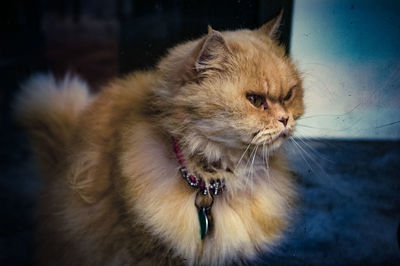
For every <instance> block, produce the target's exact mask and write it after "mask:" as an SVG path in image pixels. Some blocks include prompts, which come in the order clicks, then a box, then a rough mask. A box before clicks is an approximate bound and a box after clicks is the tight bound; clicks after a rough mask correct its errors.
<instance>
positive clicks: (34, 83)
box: [16, 21, 304, 265]
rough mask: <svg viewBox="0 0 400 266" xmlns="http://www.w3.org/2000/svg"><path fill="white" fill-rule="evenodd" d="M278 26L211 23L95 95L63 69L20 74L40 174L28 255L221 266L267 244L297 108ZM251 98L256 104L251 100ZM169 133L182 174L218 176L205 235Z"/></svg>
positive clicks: (287, 184)
mask: <svg viewBox="0 0 400 266" xmlns="http://www.w3.org/2000/svg"><path fill="white" fill-rule="evenodd" d="M277 23H279V21H278V22H277V21H272V22H270V23H267V24H266V25H264V26H263V27H261V28H260V29H256V30H253V31H251V30H239V31H227V32H218V31H215V30H213V29H211V28H210V29H209V33H208V34H207V35H205V36H203V37H201V38H200V39H197V40H194V41H190V42H187V43H184V44H181V45H178V46H176V47H175V48H173V49H171V50H170V51H169V53H168V55H167V56H166V57H165V58H163V59H162V60H161V61H160V63H159V64H158V66H157V67H156V68H155V69H154V70H151V71H147V72H135V73H133V74H130V75H127V76H126V77H124V78H122V79H116V80H114V81H113V82H111V83H110V85H108V86H106V87H105V88H104V89H103V90H102V91H101V92H100V93H99V94H97V95H90V94H89V92H88V88H87V85H86V84H85V83H84V82H83V81H81V80H80V79H78V78H76V77H73V76H67V77H66V78H65V79H64V80H61V81H57V80H55V79H54V77H52V76H51V75H40V76H34V77H33V78H31V79H30V80H28V81H27V82H26V83H25V84H24V85H23V92H22V93H21V94H20V96H19V98H18V101H17V105H16V111H17V115H18V118H19V121H20V123H21V125H23V126H24V127H25V128H26V129H27V131H28V133H29V136H30V137H31V140H32V143H33V146H34V150H35V152H36V153H37V155H38V157H37V158H38V162H39V164H40V166H41V169H42V171H43V176H44V178H45V183H46V184H45V187H44V189H43V192H42V194H41V199H40V211H39V218H38V232H37V241H38V252H37V262H38V263H40V264H42V265H185V264H186V265H194V264H200V265H221V264H225V265H229V264H233V263H236V264H241V263H244V262H246V261H249V260H252V259H254V258H256V256H257V254H259V253H260V252H263V251H268V250H271V248H273V247H274V246H275V245H276V243H277V242H278V240H279V239H280V238H281V236H282V232H283V231H284V229H285V228H286V227H287V225H288V223H289V220H290V219H289V218H290V209H291V206H292V204H293V199H294V187H293V184H292V181H291V178H290V175H289V173H288V170H287V166H286V163H285V158H284V154H282V152H281V151H280V150H279V146H280V144H281V143H282V141H283V140H284V139H285V138H286V137H287V136H290V134H292V132H293V130H294V127H295V120H296V119H297V118H298V117H299V116H300V115H301V114H302V113H303V111H304V110H303V102H302V97H303V90H302V86H301V80H300V77H299V74H298V72H297V70H296V69H295V67H294V65H293V64H292V63H291V62H290V60H289V59H288V58H287V57H286V56H285V54H284V49H283V48H282V47H280V46H278V45H277V44H276V42H275V40H274V38H273V37H274V36H275V31H276V29H277V27H276V25H277ZM249 93H250V94H252V95H253V94H254V95H262V97H264V98H265V99H266V102H265V104H263V105H262V107H261V109H260V108H259V106H258V105H257V104H256V103H251V102H249V99H248V98H246V97H247V96H248V95H249ZM283 116H286V117H287V118H286V122H285V124H284V126H283V125H282V123H283V122H281V121H283V120H282V117H283ZM286 123H287V124H286ZM172 138H175V139H176V140H177V141H178V143H179V145H180V147H181V149H182V154H183V156H184V158H185V162H186V165H185V166H186V167H187V168H188V169H189V170H190V171H191V172H194V173H196V174H197V175H199V176H202V178H203V179H204V180H205V181H209V180H211V179H215V178H224V179H225V182H226V187H227V190H226V192H225V193H223V194H222V195H220V196H217V197H215V199H214V204H213V207H212V215H213V223H214V226H213V230H212V232H211V233H210V234H209V235H207V236H206V238H205V239H204V240H202V239H201V238H200V233H199V222H198V217H197V210H196V207H195V205H194V201H195V197H196V190H194V189H192V188H190V187H189V186H188V184H187V183H186V182H185V181H183V180H182V178H181V177H180V175H179V171H178V169H179V167H180V165H179V164H178V161H177V159H176V157H175V154H174V151H173V147H172ZM210 167H211V168H212V169H211V170H210Z"/></svg>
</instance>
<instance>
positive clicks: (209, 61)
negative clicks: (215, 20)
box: [194, 26, 231, 72]
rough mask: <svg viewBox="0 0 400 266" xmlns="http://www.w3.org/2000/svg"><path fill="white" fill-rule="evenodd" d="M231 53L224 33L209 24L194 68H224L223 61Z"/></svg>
mask: <svg viewBox="0 0 400 266" xmlns="http://www.w3.org/2000/svg"><path fill="white" fill-rule="evenodd" d="M230 53H231V51H230V49H229V47H228V45H227V43H226V42H225V40H224V38H223V36H222V34H221V33H220V32H218V31H216V30H213V29H212V28H211V26H208V34H207V36H205V38H204V39H203V41H202V42H201V43H200V49H199V52H198V53H197V57H196V60H195V63H194V69H195V71H196V72H203V71H206V70H207V69H217V70H223V63H224V61H225V60H226V58H227V56H228V54H230Z"/></svg>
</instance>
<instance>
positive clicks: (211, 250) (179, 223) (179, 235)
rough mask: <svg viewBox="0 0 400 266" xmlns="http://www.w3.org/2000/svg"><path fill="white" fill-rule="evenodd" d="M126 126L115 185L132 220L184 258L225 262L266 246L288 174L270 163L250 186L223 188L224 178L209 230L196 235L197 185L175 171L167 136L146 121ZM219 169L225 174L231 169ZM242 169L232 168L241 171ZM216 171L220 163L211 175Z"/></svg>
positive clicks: (288, 194) (279, 222) (281, 217)
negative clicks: (265, 170)
mask: <svg viewBox="0 0 400 266" xmlns="http://www.w3.org/2000/svg"><path fill="white" fill-rule="evenodd" d="M129 132H134V134H125V136H123V137H122V139H123V143H124V148H121V151H120V157H119V167H121V178H122V179H123V180H124V182H122V183H123V184H124V186H123V187H120V188H119V190H120V191H121V194H122V196H123V198H124V200H125V208H127V211H128V213H129V214H130V216H129V217H130V218H131V219H132V220H133V221H131V222H132V224H135V223H139V224H142V225H143V226H144V227H145V228H146V229H147V230H149V231H150V232H151V235H152V236H153V237H154V238H156V239H157V240H158V241H161V242H163V243H164V245H165V246H167V247H168V248H169V249H171V251H172V254H174V255H176V256H178V257H180V258H183V259H184V260H185V261H186V262H189V263H200V264H221V263H229V262H233V261H237V260H242V259H248V258H251V257H253V256H254V255H256V253H257V252H259V251H261V250H266V249H268V248H271V247H272V246H271V245H270V243H272V242H274V243H275V240H276V239H277V238H279V237H280V232H281V230H282V229H283V228H284V227H285V226H286V223H287V216H288V209H287V205H288V204H290V200H291V198H292V196H293V195H292V193H293V192H292V188H291V185H290V182H289V180H288V177H287V176H286V175H285V173H284V172H283V171H281V170H279V169H274V164H272V165H270V169H269V172H268V173H269V174H268V175H269V176H257V177H256V178H254V179H253V181H252V182H253V184H252V186H251V189H250V188H249V187H248V188H243V189H237V188H236V189H235V191H232V190H231V191H229V190H230V187H229V185H230V184H232V185H233V184H234V183H232V182H229V180H227V181H226V185H227V191H226V192H225V193H223V194H222V195H220V196H217V197H215V199H214V204H213V207H212V216H213V223H214V226H213V230H212V232H211V233H210V234H209V235H207V236H206V238H205V239H203V240H202V239H201V238H200V233H199V231H200V229H199V221H198V216H197V210H196V207H195V204H194V202H195V197H196V193H197V190H196V189H193V188H191V187H190V186H189V185H188V184H187V183H186V182H184V180H182V178H181V177H180V175H179V167H180V165H179V164H178V162H177V159H176V158H175V154H174V153H173V150H172V142H171V140H170V139H168V138H167V139H165V136H162V135H160V134H158V133H157V128H155V127H154V126H152V125H150V124H148V123H146V122H142V123H137V124H136V125H134V126H133V127H132V128H131V129H130V130H129ZM260 159H261V158H257V160H260ZM199 167H202V164H201V163H200V165H199ZM221 167H222V166H221ZM245 167H246V166H245V165H243V166H241V167H239V168H245ZM224 170H225V172H227V174H228V177H229V175H234V173H231V172H229V171H226V168H225V169H224ZM240 170H241V171H240ZM203 171H204V172H203V173H206V172H209V171H207V170H206V169H204V168H203ZM232 171H234V170H232ZM246 171H247V169H236V172H238V173H242V174H244V173H246ZM218 173H221V169H220V170H217V171H216V172H213V173H212V175H215V174H218ZM264 173H265V172H264ZM256 174H257V173H255V175H256ZM239 178H240V177H239ZM242 178H246V176H244V177H242ZM231 179H233V177H231Z"/></svg>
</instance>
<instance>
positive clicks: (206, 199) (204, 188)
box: [172, 138, 226, 239]
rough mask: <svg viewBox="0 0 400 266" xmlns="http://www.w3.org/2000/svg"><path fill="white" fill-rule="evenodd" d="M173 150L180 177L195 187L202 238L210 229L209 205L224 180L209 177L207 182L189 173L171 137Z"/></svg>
mask: <svg viewBox="0 0 400 266" xmlns="http://www.w3.org/2000/svg"><path fill="white" fill-rule="evenodd" d="M172 142H173V146H174V152H175V155H176V158H177V159H178V162H179V165H180V168H179V172H180V174H181V176H182V178H183V179H184V180H185V181H186V182H187V183H188V184H189V185H190V186H191V187H192V188H195V189H197V190H198V191H197V194H196V199H195V203H194V204H195V206H196V208H197V211H198V218H199V223H200V237H201V239H204V237H205V236H206V235H207V234H208V233H209V232H210V231H211V229H212V220H213V219H212V215H211V207H212V204H213V202H214V196H218V195H220V194H222V193H223V192H224V190H225V189H226V188H225V182H224V179H222V180H221V179H211V180H210V181H209V183H208V184H207V183H206V182H205V181H204V180H203V179H202V178H201V176H196V174H194V173H189V172H188V170H187V168H186V166H185V160H184V158H183V155H182V152H181V149H180V147H179V144H178V142H177V141H176V139H174V138H172Z"/></svg>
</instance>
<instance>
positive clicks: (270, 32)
mask: <svg viewBox="0 0 400 266" xmlns="http://www.w3.org/2000/svg"><path fill="white" fill-rule="evenodd" d="M282 17H283V9H282V10H281V12H280V13H279V15H278V16H277V17H275V18H273V19H271V20H270V21H268V22H267V23H265V24H264V25H262V26H261V27H260V28H259V29H258V31H259V32H261V33H263V34H265V35H267V36H268V37H269V38H271V39H272V40H277V39H279V36H280V32H279V27H280V26H281V23H282Z"/></svg>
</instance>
